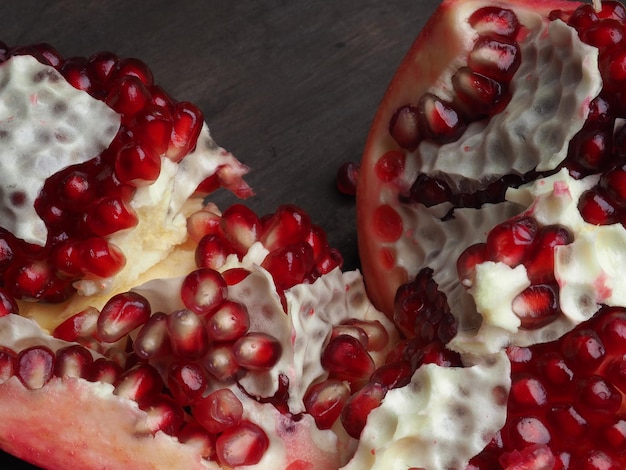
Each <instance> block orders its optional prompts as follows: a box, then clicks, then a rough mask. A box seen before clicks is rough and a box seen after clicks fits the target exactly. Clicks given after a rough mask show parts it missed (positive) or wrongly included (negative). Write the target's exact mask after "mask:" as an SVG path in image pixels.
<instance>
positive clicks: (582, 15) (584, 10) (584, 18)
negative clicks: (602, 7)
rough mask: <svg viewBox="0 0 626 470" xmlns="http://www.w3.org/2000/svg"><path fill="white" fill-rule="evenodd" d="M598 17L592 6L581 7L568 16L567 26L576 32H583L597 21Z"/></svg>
mask: <svg viewBox="0 0 626 470" xmlns="http://www.w3.org/2000/svg"><path fill="white" fill-rule="evenodd" d="M598 19H599V17H598V14H597V12H596V11H595V9H594V7H593V6H592V5H589V4H587V5H581V6H579V7H578V8H576V10H574V12H573V13H572V14H571V15H570V17H569V18H568V20H567V24H569V25H570V26H573V27H574V28H575V29H576V30H577V31H579V32H580V31H583V30H585V29H587V28H589V27H591V25H593V24H594V23H595V22H596V21H598Z"/></svg>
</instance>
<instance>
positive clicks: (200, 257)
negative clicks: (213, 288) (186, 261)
mask: <svg viewBox="0 0 626 470" xmlns="http://www.w3.org/2000/svg"><path fill="white" fill-rule="evenodd" d="M233 253H235V251H234V250H233V249H232V247H231V245H230V244H229V243H227V242H226V241H224V239H223V238H222V237H221V236H219V235H218V234H214V233H211V234H209V235H205V236H204V237H202V239H201V240H200V242H199V243H198V246H197V247H196V251H195V261H196V266H198V267H199V268H210V269H220V268H221V267H222V266H224V264H225V263H226V259H227V258H228V256H229V255H231V254H233Z"/></svg>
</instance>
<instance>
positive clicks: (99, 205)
mask: <svg viewBox="0 0 626 470" xmlns="http://www.w3.org/2000/svg"><path fill="white" fill-rule="evenodd" d="M86 222H87V225H88V226H89V229H90V230H91V231H93V233H95V234H96V235H98V236H101V237H106V236H107V235H111V234H113V233H115V232H118V231H120V230H124V229H127V228H132V227H134V226H136V225H137V216H136V215H135V213H134V211H133V210H132V209H131V207H130V206H129V205H128V203H127V202H126V201H125V200H124V199H122V198H120V197H119V196H105V197H102V198H100V199H98V200H96V201H94V203H93V205H92V206H91V207H89V209H88V210H87V218H86Z"/></svg>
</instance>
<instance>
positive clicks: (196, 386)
mask: <svg viewBox="0 0 626 470" xmlns="http://www.w3.org/2000/svg"><path fill="white" fill-rule="evenodd" d="M167 386H168V388H169V390H170V392H171V393H172V396H173V397H174V398H175V399H176V401H177V402H178V403H180V404H182V405H183V406H187V405H191V404H194V403H196V402H197V401H198V400H200V399H201V398H202V395H203V394H204V392H205V391H206V390H207V388H208V380H207V377H206V374H205V373H204V370H203V369H202V367H201V366H200V365H198V364H196V363H193V362H175V363H173V364H171V365H170V367H169V369H168V373H167Z"/></svg>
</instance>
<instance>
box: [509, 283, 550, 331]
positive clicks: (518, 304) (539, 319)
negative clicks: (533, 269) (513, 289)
mask: <svg viewBox="0 0 626 470" xmlns="http://www.w3.org/2000/svg"><path fill="white" fill-rule="evenodd" d="M558 293H559V290H558V286H557V285H550V284H535V285H531V286H530V287H527V288H526V289H524V290H523V291H522V292H520V293H519V294H518V295H517V296H516V297H515V298H514V299H513V302H512V305H511V309H512V310H513V313H514V314H515V315H517V317H518V318H519V319H520V320H521V325H520V326H521V327H522V328H524V329H529V330H532V329H536V328H541V327H542V326H545V325H547V324H549V323H551V322H552V321H554V320H555V319H556V318H557V317H558V316H559V315H560V314H561V310H560V308H559V303H558V297H559V295H558Z"/></svg>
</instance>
